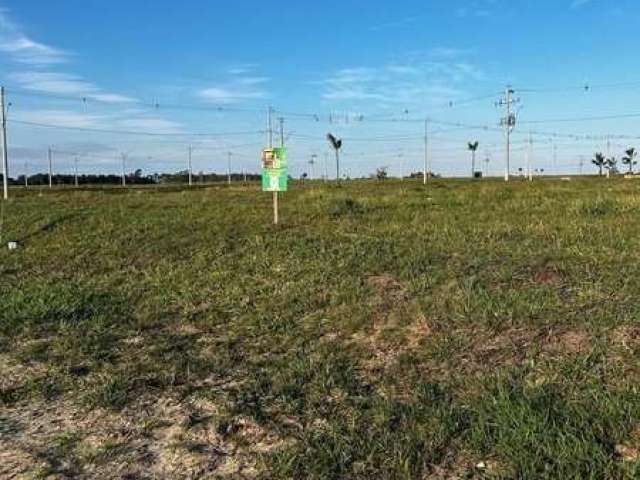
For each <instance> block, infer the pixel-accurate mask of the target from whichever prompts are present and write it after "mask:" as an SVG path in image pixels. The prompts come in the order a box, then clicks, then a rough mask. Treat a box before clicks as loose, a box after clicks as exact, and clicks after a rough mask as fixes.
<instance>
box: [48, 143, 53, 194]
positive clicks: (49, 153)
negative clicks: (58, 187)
mask: <svg viewBox="0 0 640 480" xmlns="http://www.w3.org/2000/svg"><path fill="white" fill-rule="evenodd" d="M47 156H48V157H49V188H53V159H52V152H51V147H49V149H48V150H47Z"/></svg>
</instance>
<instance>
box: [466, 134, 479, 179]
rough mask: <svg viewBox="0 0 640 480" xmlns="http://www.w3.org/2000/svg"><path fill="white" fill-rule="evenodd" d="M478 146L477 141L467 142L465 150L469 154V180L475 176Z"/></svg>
mask: <svg viewBox="0 0 640 480" xmlns="http://www.w3.org/2000/svg"><path fill="white" fill-rule="evenodd" d="M479 146H480V142H478V141H477V140H476V141H475V142H468V143H467V148H468V149H469V151H470V152H471V178H473V177H474V176H475V174H476V151H477V150H478V147H479Z"/></svg>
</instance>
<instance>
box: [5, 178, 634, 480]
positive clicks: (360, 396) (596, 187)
mask: <svg viewBox="0 0 640 480" xmlns="http://www.w3.org/2000/svg"><path fill="white" fill-rule="evenodd" d="M257 188H258V187H257V186H246V187H242V186H240V185H238V186H236V187H231V188H222V187H209V188H194V189H192V190H187V189H184V190H179V189H169V188H163V189H153V188H146V189H139V190H127V191H124V190H120V189H105V190H81V191H69V190H67V191H59V192H56V191H54V192H53V193H49V192H48V191H43V193H42V194H41V195H39V194H38V191H37V190H35V189H34V190H32V191H30V192H28V193H24V192H18V191H16V196H15V197H14V198H13V199H12V200H11V201H10V202H9V203H8V204H7V205H6V207H5V218H4V229H3V238H2V243H3V244H5V245H6V241H7V240H13V239H17V240H19V241H20V242H21V247H20V248H19V249H18V250H15V251H9V250H7V248H6V246H3V248H2V249H1V250H0V371H1V376H0V478H3V479H4V478H69V477H75V478H114V479H115V478H130V479H134V478H171V479H183V478H256V477H257V478H265V479H266V478H268V479H289V478H294V479H308V478H310V479H330V478H349V479H370V478H381V479H414V478H415V479H425V478H429V479H430V478H433V479H436V478H562V479H567V478H638V476H640V395H639V394H638V384H639V382H640V357H639V354H640V323H639V320H640V302H639V301H638V296H639V295H640V185H636V182H633V181H625V180H605V179H584V180H579V181H576V180H574V181H572V182H560V181H557V180H547V181H539V182H534V183H533V184H530V183H527V182H523V181H514V182H512V183H510V184H509V185H505V184H504V182H498V181H481V182H470V181H435V182H433V183H432V184H431V185H430V186H429V187H428V188H427V189H425V188H424V187H423V186H422V185H421V184H419V183H417V182H409V181H405V182H399V181H397V182H392V181H390V182H386V183H373V182H362V183H349V184H344V185H343V186H341V187H336V186H334V185H329V186H326V185H322V184H310V183H307V184H305V185H300V184H297V185H294V186H293V188H292V190H291V191H290V192H288V193H287V194H285V195H284V196H283V197H282V201H281V218H282V220H283V224H282V225H281V226H280V227H279V228H274V227H273V226H272V225H270V219H271V210H270V208H271V205H270V196H269V194H264V193H261V192H259V191H258V190H257Z"/></svg>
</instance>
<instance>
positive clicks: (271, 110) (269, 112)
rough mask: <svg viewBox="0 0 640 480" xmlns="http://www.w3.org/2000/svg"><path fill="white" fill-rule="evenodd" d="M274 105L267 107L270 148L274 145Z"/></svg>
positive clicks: (268, 142)
mask: <svg viewBox="0 0 640 480" xmlns="http://www.w3.org/2000/svg"><path fill="white" fill-rule="evenodd" d="M272 115H273V107H269V108H268V109H267V144H268V146H269V148H272V147H273V119H272Z"/></svg>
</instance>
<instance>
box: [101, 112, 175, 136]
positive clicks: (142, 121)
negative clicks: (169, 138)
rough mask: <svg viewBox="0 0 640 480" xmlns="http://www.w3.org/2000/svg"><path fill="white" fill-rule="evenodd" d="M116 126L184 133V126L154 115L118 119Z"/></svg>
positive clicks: (119, 127)
mask: <svg viewBox="0 0 640 480" xmlns="http://www.w3.org/2000/svg"><path fill="white" fill-rule="evenodd" d="M114 127H115V128H116V129H121V130H133V131H145V132H153V133H162V134H164V133H182V126H181V125H180V124H179V123H177V122H173V121H171V120H166V119H164V118H160V117H153V116H146V117H140V118H125V119H121V120H117V121H116V122H115V123H114Z"/></svg>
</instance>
